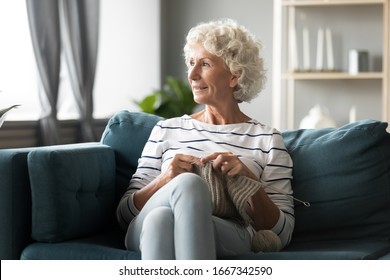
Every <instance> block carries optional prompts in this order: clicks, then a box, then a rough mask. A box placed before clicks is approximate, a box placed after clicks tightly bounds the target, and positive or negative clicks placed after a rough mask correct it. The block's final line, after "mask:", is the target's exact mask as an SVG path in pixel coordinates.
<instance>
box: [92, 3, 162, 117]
mask: <svg viewBox="0 0 390 280" xmlns="http://www.w3.org/2000/svg"><path fill="white" fill-rule="evenodd" d="M160 49H161V47H160V0H147V1H130V0H101V25H100V38H99V57H98V64H97V73H96V79H95V88H94V94H95V101H96V100H98V102H95V117H107V116H108V115H111V114H113V113H115V112H117V111H119V110H122V109H126V110H136V111H138V110H139V109H138V107H136V106H135V105H134V103H133V100H134V99H136V100H139V99H141V98H142V97H143V96H145V95H147V94H149V93H150V92H151V91H152V90H153V89H156V88H159V87H160V76H161V71H160Z"/></svg>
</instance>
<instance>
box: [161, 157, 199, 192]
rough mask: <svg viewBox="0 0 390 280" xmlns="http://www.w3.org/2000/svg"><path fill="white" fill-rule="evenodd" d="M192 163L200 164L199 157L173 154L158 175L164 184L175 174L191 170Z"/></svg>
mask: <svg viewBox="0 0 390 280" xmlns="http://www.w3.org/2000/svg"><path fill="white" fill-rule="evenodd" d="M194 164H198V165H199V164H201V163H200V159H199V158H197V157H194V156H190V155H184V154H175V155H174V157H173V159H172V161H171V163H170V165H169V167H168V169H167V170H166V171H165V172H164V173H162V174H161V175H160V176H159V177H160V179H161V180H162V181H163V182H164V185H165V184H167V183H168V182H169V181H170V180H172V179H173V178H175V177H176V176H177V175H180V174H182V173H185V172H192V170H193V165H194Z"/></svg>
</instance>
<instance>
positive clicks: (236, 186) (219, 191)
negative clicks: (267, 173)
mask: <svg viewBox="0 0 390 280" xmlns="http://www.w3.org/2000/svg"><path fill="white" fill-rule="evenodd" d="M194 172H195V173H196V174H198V175H199V176H200V177H202V178H203V179H204V180H205V181H206V183H207V185H208V186H209V190H210V194H211V201H212V205H213V215H215V216H218V217H220V218H233V219H237V220H238V221H240V222H241V223H242V224H243V225H244V226H248V225H249V224H250V223H252V219H251V218H250V217H249V216H248V214H247V213H246V210H245V205H246V203H247V201H248V199H249V198H250V197H251V196H252V195H254V194H255V193H256V192H257V190H258V189H259V188H260V187H261V184H260V182H257V181H255V180H252V179H250V178H248V177H245V176H235V177H228V176H225V175H223V174H221V173H219V172H217V171H215V170H214V169H213V167H212V164H211V163H207V164H206V165H204V166H199V165H194Z"/></svg>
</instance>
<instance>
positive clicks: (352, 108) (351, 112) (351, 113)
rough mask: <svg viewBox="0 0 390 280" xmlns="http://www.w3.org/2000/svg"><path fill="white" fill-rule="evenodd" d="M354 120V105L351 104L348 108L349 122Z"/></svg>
mask: <svg viewBox="0 0 390 280" xmlns="http://www.w3.org/2000/svg"><path fill="white" fill-rule="evenodd" d="M354 122H356V106H352V107H351V109H350V110H349V123H354Z"/></svg>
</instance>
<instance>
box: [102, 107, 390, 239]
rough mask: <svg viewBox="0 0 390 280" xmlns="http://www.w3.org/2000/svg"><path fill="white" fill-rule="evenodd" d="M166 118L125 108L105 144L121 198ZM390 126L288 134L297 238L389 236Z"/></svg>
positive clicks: (367, 123) (105, 135)
mask: <svg viewBox="0 0 390 280" xmlns="http://www.w3.org/2000/svg"><path fill="white" fill-rule="evenodd" d="M159 120H161V118H159V117H157V116H155V115H150V114H145V113H130V112H128V111H122V112H119V113H117V114H116V115H115V116H114V117H113V118H112V119H111V120H110V121H109V123H108V125H107V127H106V130H105V132H104V133H103V136H102V140H101V142H102V143H103V144H106V145H109V146H111V147H112V148H113V149H114V151H115V155H116V164H117V167H116V172H117V187H118V197H120V196H121V195H122V193H123V191H124V190H125V188H126V187H127V185H128V183H129V180H130V178H131V176H132V174H133V172H134V171H135V168H136V166H137V162H138V158H139V156H140V155H141V152H142V149H143V147H144V144H145V143H146V141H147V139H148V137H149V135H150V132H151V130H152V129H153V127H154V125H155V124H156V123H157V122H158V121H159ZM386 127H387V124H386V123H383V122H379V121H370V120H365V121H359V122H355V123H352V124H349V125H345V126H343V127H340V128H335V129H319V130H291V131H286V132H283V133H282V134H283V137H284V139H285V143H286V147H287V149H288V150H289V152H290V155H291V157H292V159H293V162H294V171H293V176H294V179H293V182H292V183H293V189H294V196H296V197H297V198H299V199H301V200H305V201H309V202H310V204H311V206H310V207H305V206H303V205H302V204H300V203H297V204H296V206H295V211H296V213H295V217H296V228H295V232H294V238H293V241H294V242H295V241H309V240H328V239H359V238H372V237H375V238H376V239H378V238H381V239H388V238H390V135H389V134H388V133H387V132H386Z"/></svg>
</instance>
